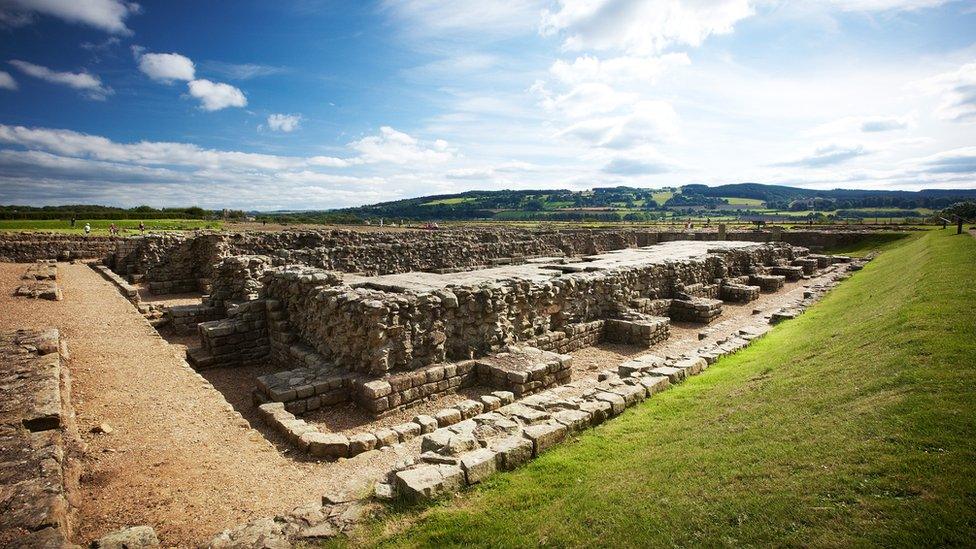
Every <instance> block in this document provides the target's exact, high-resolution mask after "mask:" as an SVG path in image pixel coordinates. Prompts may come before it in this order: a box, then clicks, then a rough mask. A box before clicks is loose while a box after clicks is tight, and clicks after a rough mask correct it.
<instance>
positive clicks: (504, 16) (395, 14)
mask: <svg viewBox="0 0 976 549" xmlns="http://www.w3.org/2000/svg"><path fill="white" fill-rule="evenodd" d="M545 4H546V1H545V0H384V1H383V3H382V9H383V10H384V11H385V12H386V13H387V14H389V16H391V17H392V18H394V19H395V20H397V21H399V22H400V23H401V25H400V27H401V29H402V31H403V32H404V33H405V34H408V35H411V36H414V37H418V38H419V37H428V38H443V37H445V36H447V35H458V34H467V33H472V32H473V33H477V34H478V36H479V37H480V38H483V37H486V36H490V37H505V36H513V35H516V34H519V33H529V32H532V30H534V29H535V27H536V21H538V18H539V13H540V10H542V8H543V7H544V6H545Z"/></svg>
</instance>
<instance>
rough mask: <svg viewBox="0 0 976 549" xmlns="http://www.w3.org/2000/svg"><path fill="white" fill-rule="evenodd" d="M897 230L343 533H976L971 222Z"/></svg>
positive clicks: (473, 540)
mask: <svg viewBox="0 0 976 549" xmlns="http://www.w3.org/2000/svg"><path fill="white" fill-rule="evenodd" d="M884 247H885V249H886V251H884V252H883V253H882V254H881V255H880V256H879V257H878V258H877V259H876V260H875V261H873V262H872V263H870V264H869V265H868V266H867V267H866V268H865V269H864V270H863V271H860V272H858V273H856V274H855V275H854V276H853V277H852V278H851V279H850V280H849V281H847V282H845V283H843V284H842V285H841V286H840V287H838V288H837V289H836V290H834V291H833V292H832V293H831V294H829V295H828V296H827V297H826V298H825V299H824V300H823V301H822V302H821V303H820V304H818V305H817V306H815V307H814V308H812V309H810V310H808V311H807V312H806V313H805V314H804V315H801V316H800V317H799V318H798V319H796V320H793V321H789V322H786V323H784V324H781V325H780V326H779V327H777V329H776V330H774V331H773V332H772V333H770V334H769V335H768V336H767V337H765V338H763V339H762V340H760V341H758V342H757V343H755V344H754V345H752V346H751V347H749V348H747V349H746V350H744V351H742V352H740V353H738V354H737V355H735V356H732V357H728V358H726V359H723V360H721V361H719V362H718V363H717V364H716V365H714V366H713V367H712V368H710V369H709V370H708V371H706V372H704V373H703V374H702V375H700V376H697V377H695V378H693V379H691V380H689V381H687V382H685V383H684V384H682V385H679V386H677V387H675V388H673V389H671V390H669V391H666V392H664V393H662V394H660V395H657V396H655V397H654V398H652V399H650V400H648V401H646V402H645V403H643V404H641V405H639V406H637V407H635V408H634V409H632V410H629V411H627V412H625V413H624V415H623V416H621V417H619V418H617V419H614V420H612V421H609V422H608V423H606V424H604V425H602V426H600V427H599V428H596V429H593V430H591V431H588V432H586V433H584V434H583V435H582V436H580V437H579V438H577V439H575V440H573V441H572V442H569V443H566V444H563V445H561V446H559V447H558V448H556V449H554V450H552V451H550V452H549V453H547V454H545V455H544V456H542V457H541V458H540V459H538V460H535V461H534V462H532V463H531V464H529V465H528V466H526V467H525V468H523V469H521V470H519V471H516V472H513V473H507V474H501V475H495V476H494V477H493V478H492V479H491V480H490V481H489V482H488V483H486V484H484V485H482V486H481V487H479V488H477V489H474V490H471V491H469V492H467V493H466V494H464V495H463V496H462V497H460V498H458V499H456V500H453V501H447V502H441V503H438V504H435V505H433V506H430V507H428V508H426V509H420V510H416V509H413V510H411V509H390V510H389V511H388V513H387V514H386V515H385V516H383V517H381V518H380V519H378V520H377V521H375V522H373V523H370V524H368V525H367V526H366V527H365V528H364V529H363V530H362V531H360V532H359V534H358V535H357V536H356V537H355V538H354V539H353V540H352V541H351V542H349V541H347V542H345V543H353V544H363V545H377V544H378V545H390V546H462V545H464V546H478V547H486V546H493V547H525V546H536V545H552V546H590V545H597V546H614V547H615V546H675V545H677V546H701V545H706V546H736V545H760V546H766V545H792V546H797V545H802V546H814V547H822V546H831V547H837V546H850V545H882V546H905V545H927V546H931V545H970V544H972V543H973V540H974V539H976V360H974V357H976V315H974V314H973V310H972V307H973V305H974V303H976V278H974V277H973V276H972V268H973V265H976V239H974V238H972V237H971V236H969V235H965V234H964V235H960V236H956V235H953V234H951V233H950V232H949V231H930V232H926V233H923V234H919V235H913V236H912V237H909V238H907V239H904V240H901V241H898V242H891V243H887V244H885V245H884Z"/></svg>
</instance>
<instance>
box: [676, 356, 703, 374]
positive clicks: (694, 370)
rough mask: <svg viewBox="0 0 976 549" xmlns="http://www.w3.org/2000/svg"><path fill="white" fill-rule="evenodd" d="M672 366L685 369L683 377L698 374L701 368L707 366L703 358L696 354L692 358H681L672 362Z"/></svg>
mask: <svg viewBox="0 0 976 549" xmlns="http://www.w3.org/2000/svg"><path fill="white" fill-rule="evenodd" d="M674 367H675V368H681V369H682V370H685V371H686V372H687V375H686V376H685V377H688V376H694V375H698V374H700V373H701V371H702V370H704V369H705V368H707V367H708V363H707V362H705V359H704V358H701V357H697V356H696V357H692V358H684V359H681V360H679V361H677V362H675V363H674Z"/></svg>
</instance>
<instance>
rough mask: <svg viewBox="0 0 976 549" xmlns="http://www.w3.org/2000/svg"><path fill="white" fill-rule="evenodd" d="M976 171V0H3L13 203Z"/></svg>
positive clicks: (348, 202)
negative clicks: (270, 0) (370, 0)
mask: <svg viewBox="0 0 976 549" xmlns="http://www.w3.org/2000/svg"><path fill="white" fill-rule="evenodd" d="M737 182H759V183H774V184H782V185H794V186H799V187H807V188H817V189H831V188H864V189H904V190H916V189H921V188H947V189H951V188H976V1H973V0H968V1H947V0H508V1H491V0H380V1H375V2H368V1H339V0H335V1H329V0H293V1H280V2H266V1H250V0H227V1H220V0H213V1H205V2H200V1H190V2H183V1H175V0H167V1H158V2H156V1H144V2H140V3H135V2H130V1H127V0H0V204H24V205H55V204H80V203H87V204H91V203H98V204H106V205H118V206H127V207H131V206H137V205H142V204H148V205H151V206H190V205H198V206H203V207H208V208H239V209H245V210H279V209H330V208H340V207H347V206H357V205H362V204H369V203H375V202H381V201H387V200H395V199H399V198H408V197H416V196H424V195H431V194H446V193H454V192H461V191H465V190H474V189H479V190H499V189H546V188H552V189H573V190H581V189H590V188H594V187H605V186H615V185H628V186H635V187H649V188H659V187H664V186H679V185H685V184H690V183H702V184H706V185H719V184H726V183H737Z"/></svg>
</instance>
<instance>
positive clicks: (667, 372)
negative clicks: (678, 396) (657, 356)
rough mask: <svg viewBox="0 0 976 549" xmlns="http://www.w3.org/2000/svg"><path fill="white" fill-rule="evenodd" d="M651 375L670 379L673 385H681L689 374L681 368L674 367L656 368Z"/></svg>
mask: <svg viewBox="0 0 976 549" xmlns="http://www.w3.org/2000/svg"><path fill="white" fill-rule="evenodd" d="M649 373H651V374H657V375H659V376H664V377H666V378H668V381H670V382H671V383H681V381H682V380H684V379H685V376H686V375H687V372H685V371H684V370H682V369H681V368H674V367H672V366H661V367H659V368H654V369H653V370H651V371H650V372H649Z"/></svg>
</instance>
